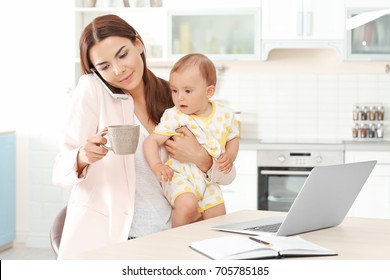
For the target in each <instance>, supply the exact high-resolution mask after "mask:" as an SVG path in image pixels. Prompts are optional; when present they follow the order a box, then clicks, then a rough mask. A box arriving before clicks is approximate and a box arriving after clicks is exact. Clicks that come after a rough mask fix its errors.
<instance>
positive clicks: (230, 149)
mask: <svg viewBox="0 0 390 280" xmlns="http://www.w3.org/2000/svg"><path fill="white" fill-rule="evenodd" d="M238 148H239V140H238V138H237V137H236V138H233V139H232V140H230V141H228V142H226V148H225V153H223V154H222V155H220V156H219V158H218V159H217V162H218V164H219V170H220V171H222V172H224V173H229V172H230V171H231V170H232V168H233V162H234V161H235V160H236V157H237V154H238Z"/></svg>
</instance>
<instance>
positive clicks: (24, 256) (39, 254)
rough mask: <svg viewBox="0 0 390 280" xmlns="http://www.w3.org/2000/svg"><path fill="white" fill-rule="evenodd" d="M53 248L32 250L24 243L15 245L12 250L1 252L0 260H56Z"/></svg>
mask: <svg viewBox="0 0 390 280" xmlns="http://www.w3.org/2000/svg"><path fill="white" fill-rule="evenodd" d="M56 258H57V257H56V255H55V253H54V252H53V250H52V249H51V248H31V247H26V245H25V244H24V243H14V245H13V247H12V248H9V249H6V250H4V251H1V252H0V260H55V259H56Z"/></svg>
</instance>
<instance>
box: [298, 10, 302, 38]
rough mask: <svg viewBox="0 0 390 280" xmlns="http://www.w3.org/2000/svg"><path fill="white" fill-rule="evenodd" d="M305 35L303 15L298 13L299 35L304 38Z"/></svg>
mask: <svg viewBox="0 0 390 280" xmlns="http://www.w3.org/2000/svg"><path fill="white" fill-rule="evenodd" d="M302 34H303V13H302V12H298V13H297V35H298V36H302Z"/></svg>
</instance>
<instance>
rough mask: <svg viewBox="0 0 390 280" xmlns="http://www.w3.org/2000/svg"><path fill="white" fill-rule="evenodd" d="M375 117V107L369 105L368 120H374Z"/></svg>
mask: <svg viewBox="0 0 390 280" xmlns="http://www.w3.org/2000/svg"><path fill="white" fill-rule="evenodd" d="M375 117H376V108H375V107H374V106H370V111H369V119H370V121H375Z"/></svg>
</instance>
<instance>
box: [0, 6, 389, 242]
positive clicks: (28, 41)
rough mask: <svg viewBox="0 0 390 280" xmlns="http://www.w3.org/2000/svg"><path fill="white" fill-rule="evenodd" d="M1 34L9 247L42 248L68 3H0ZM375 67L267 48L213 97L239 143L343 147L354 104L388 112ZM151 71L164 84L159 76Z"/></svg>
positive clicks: (60, 111)
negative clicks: (265, 55)
mask: <svg viewBox="0 0 390 280" xmlns="http://www.w3.org/2000/svg"><path fill="white" fill-rule="evenodd" d="M41 9H43V10H41ZM4 11H7V12H4ZM3 15H5V16H3ZM15 25H16V26H15ZM0 26H1V31H2V38H3V40H2V41H3V42H7V43H6V44H4V43H3V44H2V45H1V52H0V55H1V58H0V59H1V61H2V62H5V63H4V64H3V65H2V66H3V71H2V72H5V73H6V74H5V76H4V74H3V76H2V81H6V82H7V83H6V87H5V89H3V90H1V91H0V96H1V101H0V129H2V128H4V127H6V128H12V129H15V130H16V131H17V137H18V140H17V241H21V242H27V245H28V246H31V247H49V246H50V244H49V237H48V236H49V228H50V225H51V222H52V220H53V218H54V216H55V215H56V213H57V212H58V211H59V209H60V208H61V207H62V206H63V205H64V204H65V203H66V199H67V197H68V193H69V190H68V189H62V188H60V187H56V186H52V184H51V170H52V166H53V163H54V158H55V155H56V153H57V152H58V143H59V139H60V131H61V124H62V118H63V116H64V113H65V110H66V108H67V105H68V101H69V100H68V96H67V94H66V92H67V88H69V87H71V86H72V83H73V71H74V69H73V57H74V55H73V54H74V49H73V48H74V41H73V31H74V25H73V1H68V0H63V1H50V0H35V1H29V0H23V1H5V2H4V3H2V17H0ZM217 64H218V65H219V64H220V63H217ZM384 65H385V62H342V61H339V60H338V59H337V57H336V56H335V54H334V53H333V52H332V51H330V50H289V51H282V50H276V51H274V52H272V53H271V55H270V60H269V61H266V62H246V63H244V62H234V63H233V62H232V63H226V66H227V71H226V72H225V73H224V74H223V75H222V76H221V77H220V83H219V84H218V87H219V88H218V94H217V96H216V97H215V98H216V99H220V100H222V101H224V102H226V103H227V104H228V105H230V106H231V107H233V108H234V109H236V110H239V111H242V120H243V137H248V138H263V139H264V138H270V139H276V138H277V139H282V138H289V139H295V140H300V139H321V138H327V139H350V137H351V125H352V120H351V116H352V104H353V103H356V102H381V103H383V104H384V105H385V106H387V107H389V108H390V99H389V98H390V97H389V96H390V75H388V74H384ZM155 70H156V73H158V74H159V75H161V76H163V77H167V74H168V69H160V68H158V69H155ZM3 84H4V83H3ZM387 109H388V108H387ZM389 114H390V111H386V115H385V118H387V116H390V115H389ZM385 129H386V130H385V135H386V138H387V139H390V137H388V135H389V134H390V127H388V125H386V128H385ZM386 131H388V133H387V134H386Z"/></svg>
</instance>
